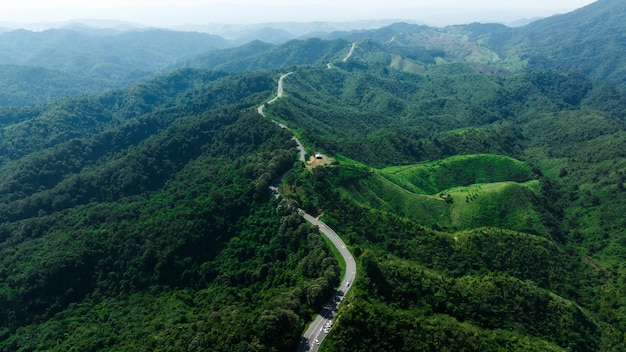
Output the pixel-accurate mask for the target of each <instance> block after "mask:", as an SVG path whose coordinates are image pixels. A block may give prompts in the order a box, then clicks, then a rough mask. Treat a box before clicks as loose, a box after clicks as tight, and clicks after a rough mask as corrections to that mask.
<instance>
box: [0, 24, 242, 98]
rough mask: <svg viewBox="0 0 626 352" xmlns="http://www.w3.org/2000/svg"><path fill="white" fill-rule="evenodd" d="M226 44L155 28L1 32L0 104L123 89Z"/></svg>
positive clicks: (205, 37)
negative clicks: (182, 60) (184, 60)
mask: <svg viewBox="0 0 626 352" xmlns="http://www.w3.org/2000/svg"><path fill="white" fill-rule="evenodd" d="M229 45H230V44H229V43H228V42H227V41H226V40H224V39H222V38H219V37H216V36H213V35H208V34H200V33H186V32H175V31H166V30H159V29H148V30H136V31H123V32H119V31H114V30H97V31H96V30H91V31H87V30H84V29H82V30H79V29H51V30H46V31H43V32H31V31H26V30H13V31H9V32H6V33H2V34H0V70H1V73H0V88H1V90H2V99H1V100H0V104H2V105H5V106H6V105H13V106H24V105H35V104H39V103H45V102H49V101H52V100H55V99H57V98H60V97H64V96H70V95H77V94H89V93H96V92H100V91H104V90H107V89H112V88H121V87H125V86H128V85H130V84H132V83H135V82H137V81H139V80H142V79H147V78H149V77H151V76H153V75H155V74H157V73H162V72H163V69H165V68H166V67H168V66H170V65H172V64H173V63H174V62H176V61H178V60H180V59H183V58H186V57H191V56H195V55H198V54H200V53H205V52H208V51H211V50H216V49H222V48H225V47H228V46H229Z"/></svg>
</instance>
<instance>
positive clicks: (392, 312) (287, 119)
mask: <svg viewBox="0 0 626 352" xmlns="http://www.w3.org/2000/svg"><path fill="white" fill-rule="evenodd" d="M365 44H366V45H364V46H363V47H361V51H357V50H355V55H356V56H354V57H351V58H350V59H349V60H347V61H346V62H345V63H344V62H335V63H334V64H333V65H331V66H330V67H326V68H311V69H306V68H301V69H299V70H295V71H294V73H293V74H292V75H290V76H289V77H288V78H287V79H286V80H285V92H286V93H285V94H286V97H285V98H284V99H282V100H280V101H279V102H277V103H276V104H273V105H272V106H270V107H269V110H268V111H267V114H268V115H270V116H272V117H274V118H276V119H279V120H281V121H282V122H283V123H285V124H287V125H288V126H290V127H291V128H293V129H296V130H297V133H298V134H299V135H300V136H302V139H303V140H306V141H307V142H308V147H309V148H310V151H311V152H313V151H324V152H325V153H327V154H330V155H335V156H336V159H337V164H336V165H332V166H327V167H323V168H319V167H318V168H315V169H313V170H312V173H311V174H307V173H304V174H300V173H297V172H295V173H294V174H293V175H291V176H290V177H287V178H286V179H285V182H286V184H285V185H284V186H283V189H284V191H283V192H284V194H286V195H287V196H289V197H292V198H293V199H294V200H295V201H297V202H298V204H300V205H301V206H303V207H304V208H305V209H307V210H309V211H311V212H317V213H318V214H321V215H322V217H323V219H324V220H325V221H326V223H328V224H330V225H331V226H333V227H334V228H335V230H336V231H338V233H342V234H344V236H345V238H346V239H347V240H348V241H349V242H350V244H351V245H352V247H353V249H354V251H355V253H356V254H357V256H359V258H360V263H361V267H362V268H363V270H365V274H364V277H362V278H360V279H359V282H358V283H357V284H356V289H357V291H356V292H355V293H354V301H353V302H352V305H350V308H346V309H345V311H343V312H342V313H340V316H339V318H338V319H337V320H338V322H339V325H338V328H337V330H336V332H335V334H331V335H330V341H329V342H328V344H327V345H326V347H325V348H327V349H328V350H348V349H352V348H355V347H354V346H359V348H362V349H365V350H366V349H370V348H375V349H380V350H407V351H413V350H431V349H438V348H443V347H442V346H445V348H449V349H450V350H457V349H461V350H463V349H465V350H481V351H482V350H520V351H521V350H537V351H539V350H571V351H589V350H615V351H617V350H620V349H621V348H622V347H623V346H624V345H623V340H622V337H621V334H620V333H619V332H618V331H621V330H620V329H621V327H623V326H624V325H623V324H624V322H625V321H626V316H625V315H624V314H622V313H623V312H624V308H623V307H625V305H626V301H625V300H624V299H622V298H621V297H622V296H621V295H620V294H619V292H622V290H623V285H622V284H621V282H622V281H623V278H624V277H625V275H626V271H624V269H623V267H622V264H621V263H620V262H619V260H618V259H617V258H619V257H620V255H621V253H623V243H622V242H623V241H621V238H622V237H623V236H624V235H626V233H625V232H624V227H623V214H624V209H625V208H624V207H625V205H626V202H625V201H624V199H625V198H624V197H623V196H620V195H623V189H624V178H623V174H624V171H625V170H624V164H623V160H622V159H623V157H624V156H623V153H624V152H623V150H622V149H623V148H621V147H620V146H622V145H624V142H626V141H625V140H624V130H625V128H626V125H625V121H624V111H625V110H624V109H625V107H626V106H625V105H624V99H623V95H622V93H620V91H619V90H618V89H616V88H615V87H614V86H612V85H610V84H606V83H603V82H596V81H593V80H591V79H589V78H587V77H585V76H584V75H581V74H578V73H567V72H566V73H562V72H557V71H536V72H527V73H521V74H515V75H485V74H484V73H481V72H483V70H482V69H477V68H476V67H475V66H474V65H462V64H446V63H443V62H439V63H436V64H432V63H431V64H430V65H426V66H425V70H422V71H420V72H417V71H416V72H408V71H406V70H402V69H401V68H399V67H396V66H395V61H393V60H389V61H385V60H382V59H372V57H371V56H368V55H367V54H365V51H366V50H367V49H368V48H371V46H368V43H365ZM356 47H357V48H358V47H359V43H358V42H357V44H356ZM381 55H383V54H381ZM380 57H381V56H379V58H380ZM412 290H417V291H415V292H414V291H412ZM429 290H432V291H429ZM456 290H458V291H456ZM455 292H458V293H455ZM431 295H432V296H431ZM431 297H432V298H431ZM513 297H515V298H513ZM529 301H532V302H535V303H533V304H532V306H533V307H541V306H543V307H545V308H542V309H540V312H538V311H534V308H531V307H530V306H525V304H527V303H528V302H529ZM548 307H550V308H548ZM609 307H613V308H609ZM551 309H555V310H554V311H552V310H551ZM463 312H467V314H466V313H463ZM525 319H529V320H525ZM350 336H359V338H351V337H350ZM364 336H367V337H369V338H365V339H364V338H363V337H364ZM325 343H326V342H325ZM437 346H438V347H437ZM461 346H463V347H461ZM468 346H470V347H468Z"/></svg>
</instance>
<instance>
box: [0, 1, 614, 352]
mask: <svg viewBox="0 0 626 352" xmlns="http://www.w3.org/2000/svg"><path fill="white" fill-rule="evenodd" d="M625 15H626V14H625V13H624V6H623V4H622V3H621V2H620V1H618V0H599V1H597V2H595V3H594V4H592V5H589V6H587V7H585V8H584V9H581V10H579V11H576V12H574V13H572V14H566V15H562V16H556V17H554V18H550V19H545V20H542V21H538V22H536V23H535V24H532V25H529V26H526V27H524V28H521V29H511V28H507V27H504V26H501V25H481V24H471V25H467V26H451V27H446V28H439V29H435V28H428V27H424V26H413V25H407V24H396V25H393V26H389V27H386V28H383V29H380V30H372V31H354V32H349V33H341V32H338V33H333V34H332V35H329V37H332V38H334V39H332V40H323V39H319V38H312V39H303V40H293V41H290V42H287V43H285V44H283V45H271V44H265V43H261V42H253V43H250V44H248V45H244V46H242V47H239V48H231V49H228V50H224V51H213V49H215V48H214V47H213V46H214V45H218V44H219V42H213V41H211V40H210V39H216V38H211V37H207V36H204V35H195V34H193V35H187V34H180V33H178V34H176V33H172V32H154V31H146V32H140V33H134V34H133V33H127V34H125V35H122V34H120V33H117V34H115V33H109V32H108V31H105V32H103V33H100V35H101V37H99V39H100V43H102V42H106V43H111V42H115V41H116V40H118V41H119V40H121V41H122V42H123V43H126V44H127V45H126V46H120V47H117V48H116V49H117V50H113V51H111V52H108V51H107V50H105V49H104V48H103V47H100V46H98V43H97V41H93V42H90V41H89V40H88V38H89V36H88V35H86V34H77V33H74V32H71V31H56V32H55V31H52V32H45V33H40V34H34V33H30V32H23V31H22V32H15V33H13V32H11V33H4V34H3V35H1V36H0V47H2V48H4V49H5V50H4V51H2V53H1V54H0V62H4V63H6V64H7V65H6V66H0V78H2V79H3V80H2V81H1V82H0V85H2V84H4V86H6V87H7V89H2V93H0V101H1V102H2V103H3V104H5V103H6V104H5V106H4V107H0V351H7V352H9V351H11V352H14V351H20V352H22V351H23V352H26V351H142V350H149V351H166V350H167V351H293V350H295V349H296V347H297V346H298V343H299V342H300V337H301V336H302V334H303V332H304V331H305V329H306V328H307V325H308V324H309V322H310V321H312V318H313V317H314V315H315V313H316V312H318V311H319V310H320V309H321V308H323V307H324V306H325V305H327V302H328V299H329V298H331V297H332V295H333V292H334V291H335V290H336V289H337V285H338V284H339V282H340V280H339V278H340V276H341V270H342V268H345V267H346V266H342V262H341V261H338V258H337V257H336V255H337V251H333V249H331V247H330V244H329V243H328V242H327V241H324V240H322V238H321V237H320V235H319V232H318V231H317V230H318V229H316V228H314V227H311V226H309V225H308V224H307V223H305V221H304V220H303V219H302V218H301V217H300V215H299V214H300V211H296V209H297V208H301V209H304V210H305V211H306V212H308V213H310V214H312V215H315V216H318V217H319V218H320V219H321V220H322V221H324V223H325V224H327V225H328V226H330V227H332V228H333V229H334V230H335V231H336V232H337V233H338V234H339V235H340V236H341V237H342V239H343V240H344V241H345V243H346V246H347V247H348V249H349V250H350V251H351V252H352V253H353V255H354V257H355V259H356V262H357V267H358V268H357V271H356V272H355V273H354V274H355V275H356V280H355V281H353V282H351V283H350V287H351V289H350V291H349V293H348V294H347V295H346V297H344V298H343V300H342V301H341V304H340V305H339V308H338V312H337V315H336V316H335V317H334V319H333V324H332V329H330V331H329V333H328V336H327V338H326V339H325V340H324V341H323V342H322V344H321V346H320V350H322V351H355V350H357V351H570V352H583V351H585V352H586V351H615V352H618V351H620V352H621V351H624V350H626V337H625V335H624V331H626V266H625V264H624V260H623V259H624V258H625V257H626V241H625V240H624V238H626V222H625V221H626V220H625V219H626V217H624V214H626V197H624V195H625V194H626V190H625V188H626V149H624V146H625V145H626V119H625V116H626V96H625V95H624V94H625V93H624V91H623V87H624V78H623V71H624V70H623V65H622V63H621V62H622V59H620V58H621V57H623V56H624V55H620V53H621V50H622V48H621V46H620V43H621V42H620V40H621V39H620V38H618V37H619V35H620V33H621V32H620V31H619V29H620V28H622V27H623V25H622V23H626V22H624V21H623V18H624V16H625ZM560 24H568V25H567V26H560ZM555 28H558V30H556V29H555ZM552 29H554V30H552ZM538 34H541V38H540V39H542V40H535V39H537V35H538ZM42 36H43V37H45V38H52V39H55V41H53V42H48V41H39V42H38V41H36V40H35V39H38V38H39V39H40V38H42ZM3 37H4V39H6V38H22V39H24V40H22V41H12V42H8V41H4V42H3V41H2V40H3ZM68 38H70V39H71V38H75V41H78V42H77V43H86V42H88V43H86V44H85V46H84V47H82V48H81V49H84V50H85V52H81V51H80V50H78V49H76V50H78V51H69V50H66V51H63V52H62V54H58V55H56V54H54V50H57V49H55V47H54V45H55V43H56V45H61V44H63V43H67V42H66V41H67V40H69V39H68ZM86 38H87V39H86ZM155 38H157V39H158V38H161V39H163V42H162V43H161V44H162V45H160V44H159V45H156V44H154V43H155V42H154V40H155ZM190 38H191V39H190ZM602 38H605V39H606V40H605V39H602ZM27 39H28V40H27ZM207 40H208V41H207ZM138 41H139V42H141V43H138ZM7 43H8V44H7ZM33 43H38V44H37V45H36V48H35V47H32V46H33V45H34V44H33ZM87 44H89V45H87ZM135 44H136V45H139V44H143V46H141V48H143V49H142V50H138V51H137V50H133V49H132V46H133V45H135ZM196 45H197V46H196ZM207 45H208V46H207ZM61 47H63V48H66V47H67V46H61ZM37 48H39V49H37ZM23 49H29V50H30V51H29V52H31V53H32V55H31V56H29V57H28V60H30V61H28V62H30V64H32V65H34V66H33V67H28V68H25V67H24V66H23V64H24V62H15V60H17V58H19V57H18V56H19V55H18V54H16V53H19V52H22V51H23ZM352 49H353V50H352ZM103 50H104V51H103ZM161 50H163V51H161ZM198 51H202V54H201V55H200V56H195V57H194V56H193V55H195V54H196V53H198ZM107 53H108V54H110V56H107V55H105V54H107ZM181 55H183V56H187V55H192V56H191V57H186V58H185V59H184V60H182V61H179V62H178V63H175V62H174V61H176V60H179V59H182V56H181ZM46 57H49V58H50V60H44V58H46ZM111 57H113V59H112V61H115V62H117V64H116V65H113V66H111V65H112V64H111V62H112V61H111V60H109V59H111ZM107 58H108V59H107ZM122 58H123V60H122ZM22 59H25V58H22ZM2 60H4V61H2ZM11 60H13V61H11ZM28 62H27V63H28ZM590 62H593V63H594V65H591V66H590V64H589V63H590ZM44 63H47V64H49V65H48V66H45V65H43V64H44ZM79 63H83V64H84V65H83V66H80V67H77V66H76V65H77V64H79ZM35 66H39V67H35ZM41 66H45V68H41ZM167 67H170V68H172V67H176V68H178V69H177V70H175V71H171V72H170V71H168V72H167V73H164V74H162V75H159V76H156V77H152V78H150V79H148V75H151V74H154V73H156V72H160V70H163V71H166V70H169V69H168V68H167ZM279 68H280V71H279ZM79 69H82V70H83V71H81V70H79ZM207 69H217V70H219V71H212V70H207ZM84 70H88V71H89V72H90V74H89V75H86V74H84V72H85V71H84ZM137 70H139V71H137ZM287 72H291V74H289V75H287V76H283V78H284V79H283V83H284V84H283V88H284V92H283V93H284V94H283V95H282V98H281V99H276V100H274V101H273V102H272V103H271V104H269V103H267V102H268V100H269V99H271V98H272V97H275V96H276V86H277V81H278V79H279V77H281V75H283V74H285V73H287ZM65 73H67V74H65ZM37 77H40V78H41V79H39V80H38V79H37ZM140 78H141V79H143V81H141V82H138V83H133V84H131V85H129V84H130V82H135V81H136V80H137V79H140ZM47 81H50V82H49V83H47ZM83 83H84V84H93V86H82V84H83ZM105 83H106V84H105ZM109 83H110V85H109ZM126 85H129V86H127V87H126V88H123V89H118V90H107V89H110V88H111V87H121V86H126ZM94 87H95V88H94ZM8 88H10V89H8ZM82 88H85V89H84V91H83V90H82ZM92 88H94V89H96V88H97V90H98V91H99V92H100V93H98V94H86V95H79V96H74V94H76V93H77V92H80V93H88V92H92V90H91V89H92ZM31 95H32V97H33V98H32V102H31V103H29V97H30V96H31ZM35 95H36V96H35ZM65 95H68V96H65ZM69 95H72V96H69ZM61 96H63V97H62V98H59V97H61ZM43 101H45V102H46V103H45V104H38V103H39V102H43ZM263 103H266V104H265V106H264V109H261V111H262V112H263V114H264V115H265V116H261V114H259V110H258V108H259V106H260V105H261V104H263ZM23 105H32V106H28V107H19V106H23ZM9 106H11V107H9ZM272 120H274V122H280V123H281V124H283V125H284V126H286V127H288V129H286V128H281V126H279V125H278V124H275V123H273V121H272ZM293 135H296V136H297V137H298V140H299V141H300V142H302V143H303V144H304V147H305V149H306V151H307V152H308V153H309V154H310V156H312V155H313V154H314V153H316V154H317V153H321V154H323V155H322V156H321V158H322V159H324V160H325V162H319V161H318V162H309V163H306V162H305V163H301V162H299V161H297V160H298V159H297V149H296V143H295V142H294V141H293V140H292V138H293ZM311 160H313V161H316V160H317V159H316V157H315V156H312V157H311ZM277 181H282V182H281V183H280V186H279V191H280V197H278V198H276V197H274V196H273V195H272V193H271V192H270V191H269V186H270V185H271V184H273V183H274V182H277Z"/></svg>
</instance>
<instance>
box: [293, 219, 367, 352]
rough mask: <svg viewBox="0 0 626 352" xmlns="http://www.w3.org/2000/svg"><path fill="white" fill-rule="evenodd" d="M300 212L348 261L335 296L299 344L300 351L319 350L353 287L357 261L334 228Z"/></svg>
mask: <svg viewBox="0 0 626 352" xmlns="http://www.w3.org/2000/svg"><path fill="white" fill-rule="evenodd" d="M298 213H299V214H300V215H301V216H302V217H303V218H304V219H306V221H308V222H310V223H311V224H313V225H316V226H317V227H318V228H319V230H320V232H321V233H322V234H324V235H325V236H326V237H327V238H328V239H329V240H330V241H331V242H332V243H333V245H334V246H335V247H337V249H338V250H339V253H341V256H342V257H343V259H344V260H345V262H346V272H345V273H344V275H343V279H341V284H339V288H338V289H337V291H336V292H335V294H334V295H333V297H332V298H331V299H330V300H329V301H328V302H327V304H326V306H325V307H324V308H323V309H322V311H320V312H319V314H318V315H317V317H316V318H315V320H314V321H313V322H312V323H311V325H309V327H308V329H307V330H306V332H305V333H304V335H303V336H302V338H301V340H300V345H299V346H298V352H304V351H317V350H318V348H319V346H320V345H321V344H322V341H324V338H326V335H327V334H328V332H329V331H330V330H331V329H332V323H333V317H334V316H335V314H336V312H337V307H338V306H339V303H341V301H342V300H343V298H344V297H345V295H346V294H347V293H348V291H349V290H350V288H351V287H352V283H353V282H354V279H355V278H356V262H355V261H354V257H353V256H352V253H350V251H349V250H348V248H347V247H346V244H345V243H344V242H343V241H342V240H341V238H339V236H338V235H337V234H336V233H335V231H333V229H331V228H330V227H328V225H326V224H324V223H323V222H321V221H319V220H317V219H316V218H314V217H312V216H311V215H309V214H307V213H305V212H304V211H303V210H301V209H298Z"/></svg>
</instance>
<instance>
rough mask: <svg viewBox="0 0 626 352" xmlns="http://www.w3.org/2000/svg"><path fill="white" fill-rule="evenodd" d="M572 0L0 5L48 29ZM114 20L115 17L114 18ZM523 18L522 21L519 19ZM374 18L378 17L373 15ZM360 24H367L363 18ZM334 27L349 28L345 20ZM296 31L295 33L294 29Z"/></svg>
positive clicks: (534, 5)
mask: <svg viewBox="0 0 626 352" xmlns="http://www.w3.org/2000/svg"><path fill="white" fill-rule="evenodd" d="M591 2H592V1H590V0H575V1H549V2H546V1H534V0H533V1H524V2H519V3H517V2H513V3H509V2H498V1H492V0H477V1H457V0H449V1H438V2H432V1H411V2H409V1H404V0H392V1H358V2H357V1H327V0H317V1H289V2H279V1H273V0H264V1H242V0H231V1H194V0H186V1H176V2H172V1H167V0H164V1H158V2H146V1H141V0H134V1H124V2H122V1H107V2H99V1H94V2H89V3H84V2H75V1H71V0H66V1H55V2H54V3H49V2H38V1H36V0H30V1H21V2H19V3H18V4H11V5H7V4H3V5H0V27H7V28H16V27H19V28H29V29H37V30H41V29H47V28H50V27H58V26H62V25H64V24H67V23H68V22H75V20H76V19H81V20H80V22H82V23H87V24H89V25H95V26H98V27H100V26H106V27H109V26H117V27H118V28H128V27H129V26H130V27H145V26H151V27H160V28H172V29H178V30H189V29H193V30H207V31H209V30H210V31H214V30H216V29H219V27H218V26H216V25H211V26H207V25H208V24H256V23H275V22H316V21H323V22H354V21H371V20H390V19H393V20H395V21H396V22H397V21H406V22H413V23H420V24H426V25H429V26H444V25H451V24H461V23H470V22H498V23H505V24H514V25H515V24H519V23H526V22H527V21H528V20H529V19H535V18H541V17H548V16H551V15H554V14H558V13H566V12H569V11H572V10H574V9H576V8H580V7H582V6H584V5H587V4H589V3H591ZM111 20H115V21H116V22H117V23H115V22H112V21H111ZM520 21H521V22H520ZM374 23H376V21H374ZM361 25H362V26H364V27H367V26H371V24H367V22H361ZM336 29H348V28H347V27H345V26H340V27H336ZM294 34H298V33H294Z"/></svg>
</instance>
